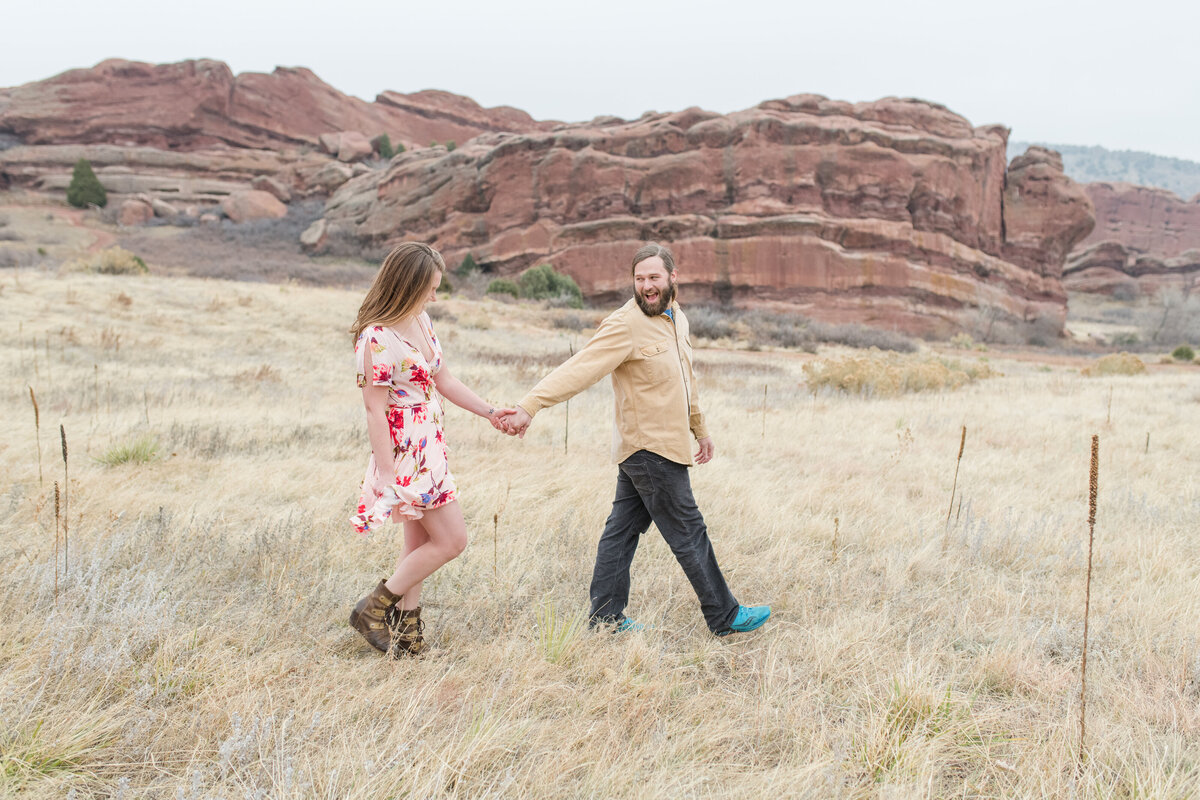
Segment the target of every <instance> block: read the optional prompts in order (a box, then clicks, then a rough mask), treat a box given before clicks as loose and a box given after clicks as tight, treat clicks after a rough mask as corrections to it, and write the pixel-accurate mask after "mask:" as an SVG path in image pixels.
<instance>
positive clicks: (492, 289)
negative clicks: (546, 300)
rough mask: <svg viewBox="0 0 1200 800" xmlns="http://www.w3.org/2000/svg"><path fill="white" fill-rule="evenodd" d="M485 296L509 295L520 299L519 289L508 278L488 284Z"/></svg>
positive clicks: (498, 279) (497, 279)
mask: <svg viewBox="0 0 1200 800" xmlns="http://www.w3.org/2000/svg"><path fill="white" fill-rule="evenodd" d="M485 294H510V295H512V296H513V297H520V296H521V288H520V287H519V286H517V285H516V284H515V283H513V282H512V281H510V280H509V279H508V278H496V280H494V281H492V282H491V283H489V284H488V286H487V291H486V292H485Z"/></svg>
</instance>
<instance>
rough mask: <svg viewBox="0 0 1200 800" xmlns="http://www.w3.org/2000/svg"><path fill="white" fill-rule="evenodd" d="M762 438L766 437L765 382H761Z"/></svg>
mask: <svg viewBox="0 0 1200 800" xmlns="http://www.w3.org/2000/svg"><path fill="white" fill-rule="evenodd" d="M762 438H763V439H766V438H767V384H765V383H764V384H763V403H762Z"/></svg>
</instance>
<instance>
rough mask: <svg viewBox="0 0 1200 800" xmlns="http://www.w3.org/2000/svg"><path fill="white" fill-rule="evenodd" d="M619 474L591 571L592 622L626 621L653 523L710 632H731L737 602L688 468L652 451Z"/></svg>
mask: <svg viewBox="0 0 1200 800" xmlns="http://www.w3.org/2000/svg"><path fill="white" fill-rule="evenodd" d="M618 468H619V470H620V472H619V474H618V476H617V496H616V498H615V499H614V500H613V507H612V513H611V514H609V515H608V522H607V523H605V525H604V534H603V535H602V536H601V537H600V545H599V547H598V548H597V549H596V567H595V569H594V570H593V571H592V589H591V597H592V613H591V622H592V623H593V624H595V623H597V622H613V621H620V620H622V619H624V618H625V614H624V613H623V612H624V611H625V606H626V604H628V602H629V565H630V564H631V563H632V562H633V554H634V552H635V551H636V550H637V546H638V538H639V537H640V536H641V535H642V534H643V533H645V532H646V530H647V529H648V528H649V527H650V523H651V522H653V523H654V524H655V525H656V526H657V527H658V530H659V532H660V533H661V534H662V536H663V539H665V540H666V541H667V544H668V545H669V546H670V548H671V552H672V553H674V554H675V559H676V560H677V561H678V562H679V566H681V567H683V571H684V574H686V575H687V578H688V580H689V581H691V583H692V588H693V589H694V590H695V591H696V597H698V598H699V599H700V610H701V611H702V612H703V614H704V620H705V622H707V623H708V627H709V629H710V630H712V631H714V632H717V631H724V630H727V629H728V628H729V624H730V623H731V622H733V618H734V617H736V616H737V610H738V602H737V600H735V599H734V597H733V594H732V593H731V592H730V591H729V587H728V586H727V585H726V584H725V576H724V575H722V574H721V568H720V567H719V566H717V557H716V555H715V554H714V553H713V549H712V543H711V542H709V540H708V528H706V527H705V525H704V517H703V516H701V515H700V509H698V508H697V507H696V500H695V499H694V498H693V497H692V482H691V479H690V478H689V477H688V468H687V467H685V466H683V465H682V464H676V463H675V462H674V461H671V460H669V459H666V458H663V457H662V456H660V455H658V454H657V453H651V452H650V451H649V450H639V451H637V452H636V453H634V454H633V455H631V456H630V457H629V458H627V459H625V460H624V461H622V462H621V463H620V465H618Z"/></svg>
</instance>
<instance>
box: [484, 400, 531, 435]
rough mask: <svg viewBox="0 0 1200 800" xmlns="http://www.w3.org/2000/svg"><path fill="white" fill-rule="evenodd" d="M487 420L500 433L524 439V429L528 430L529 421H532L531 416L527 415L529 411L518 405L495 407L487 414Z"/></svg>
mask: <svg viewBox="0 0 1200 800" xmlns="http://www.w3.org/2000/svg"><path fill="white" fill-rule="evenodd" d="M489 421H490V422H491V423H492V427H493V428H495V429H496V430H498V431H500V432H501V433H507V434H508V435H509V436H517V437H519V438H521V439H524V438H525V431H526V430H528V428H529V423H530V422H532V421H533V418H532V417H530V416H529V412H527V411H526V410H525V409H523V408H521V407H520V406H518V407H517V408H497V409H496V410H495V413H493V414H490V415H489Z"/></svg>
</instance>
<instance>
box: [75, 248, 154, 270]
mask: <svg viewBox="0 0 1200 800" xmlns="http://www.w3.org/2000/svg"><path fill="white" fill-rule="evenodd" d="M63 268H64V269H66V270H67V271H69V272H99V273H100V274H101V275H145V274H146V273H148V272H149V271H150V268H149V267H147V266H146V262H145V261H143V260H142V259H141V257H140V256H137V255H134V254H133V253H131V252H129V251H128V250H126V249H124V248H122V247H110V248H108V249H107V250H101V251H100V252H98V253H93V254H91V255H88V256H85V257H83V258H78V259H75V260H74V261H68V262H67V263H65V264H63Z"/></svg>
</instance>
